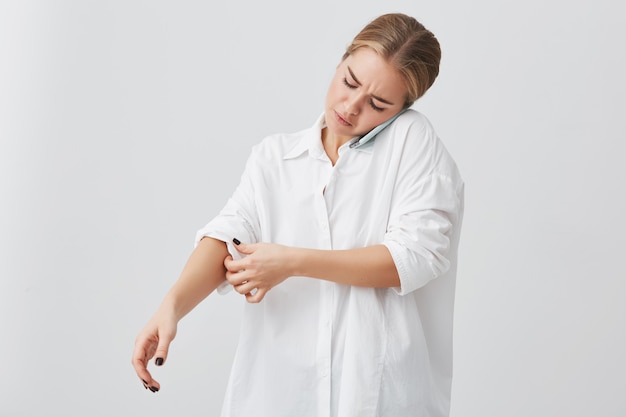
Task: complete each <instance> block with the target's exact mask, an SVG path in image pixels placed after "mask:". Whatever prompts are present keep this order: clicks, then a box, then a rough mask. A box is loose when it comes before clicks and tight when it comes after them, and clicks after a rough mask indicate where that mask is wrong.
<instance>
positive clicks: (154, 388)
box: [150, 387, 159, 392]
mask: <svg viewBox="0 0 626 417" xmlns="http://www.w3.org/2000/svg"><path fill="white" fill-rule="evenodd" d="M150 391H152V392H157V391H159V389H158V388H157V387H150Z"/></svg>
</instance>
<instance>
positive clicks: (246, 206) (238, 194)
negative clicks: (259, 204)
mask: <svg viewBox="0 0 626 417" xmlns="http://www.w3.org/2000/svg"><path fill="white" fill-rule="evenodd" d="M254 154H255V148H253V151H252V154H251V155H250V157H249V158H248V161H247V162H246V168H245V170H244V172H243V174H242V176H241V180H240V182H239V185H238V186H237V188H236V189H235V192H234V193H233V195H232V196H231V197H230V198H229V199H228V201H227V203H226V205H225V206H224V208H223V209H222V210H221V211H220V212H219V214H218V215H217V216H216V217H215V218H213V219H212V220H211V221H210V222H209V223H207V224H206V225H205V226H204V227H203V228H202V229H200V230H198V231H197V233H196V238H195V245H194V246H196V245H198V242H200V240H201V239H202V238H203V237H211V238H214V239H217V240H221V241H223V242H225V243H226V246H227V247H228V252H229V253H230V255H231V256H232V257H233V259H239V258H241V254H240V253H239V252H238V251H237V250H236V249H235V246H234V245H233V244H232V240H233V238H237V239H239V240H240V241H241V242H245V243H256V242H258V236H259V234H260V233H259V222H258V217H257V210H256V208H255V192H254V185H253V182H252V178H253V175H254V174H253V173H254V170H255V157H254ZM229 289H230V286H229V285H228V284H227V282H226V281H224V283H223V284H222V285H220V286H219V287H218V292H219V293H222V294H223V293H225V292H227V291H228V290H229Z"/></svg>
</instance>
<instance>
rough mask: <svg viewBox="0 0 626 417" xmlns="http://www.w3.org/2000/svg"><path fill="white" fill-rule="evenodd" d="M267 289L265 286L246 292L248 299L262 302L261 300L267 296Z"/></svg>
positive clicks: (253, 301) (250, 301) (248, 300)
mask: <svg viewBox="0 0 626 417" xmlns="http://www.w3.org/2000/svg"><path fill="white" fill-rule="evenodd" d="M266 293H267V290H266V289H264V288H260V289H258V290H256V292H254V291H253V292H249V293H247V294H246V301H247V302H249V303H260V302H261V300H263V298H264V297H265V294H266Z"/></svg>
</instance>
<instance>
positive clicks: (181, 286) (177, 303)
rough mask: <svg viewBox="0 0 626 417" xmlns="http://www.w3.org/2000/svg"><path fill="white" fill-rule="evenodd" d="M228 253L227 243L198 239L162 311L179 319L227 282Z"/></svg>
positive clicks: (166, 297)
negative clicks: (225, 280) (226, 262)
mask: <svg viewBox="0 0 626 417" xmlns="http://www.w3.org/2000/svg"><path fill="white" fill-rule="evenodd" d="M227 255H228V250H227V249H226V244H225V243H224V242H221V241H219V240H216V239H212V238H208V237H207V238H204V239H202V240H201V241H200V242H198V245H197V246H196V248H195V249H194V251H193V252H192V253H191V255H190V256H189V259H188V260H187V263H186V264H185V267H184V268H183V271H182V272H181V274H180V277H179V278H178V280H177V281H176V283H175V284H174V285H173V286H172V288H171V289H170V290H169V292H168V293H167V295H166V296H165V298H164V300H163V303H162V304H161V307H160V310H164V311H167V312H169V313H170V314H173V315H174V317H175V319H176V320H177V321H178V320H180V319H181V318H183V317H184V316H185V315H186V314H187V313H189V312H190V311H191V310H192V309H193V308H194V307H195V306H196V305H198V304H199V303H200V302H201V301H202V300H204V299H205V298H206V297H207V296H208V295H209V294H211V293H212V292H213V290H215V289H216V288H217V286H218V285H219V284H220V283H221V282H222V281H224V279H225V272H226V270H225V268H224V258H225V257H226V256H227Z"/></svg>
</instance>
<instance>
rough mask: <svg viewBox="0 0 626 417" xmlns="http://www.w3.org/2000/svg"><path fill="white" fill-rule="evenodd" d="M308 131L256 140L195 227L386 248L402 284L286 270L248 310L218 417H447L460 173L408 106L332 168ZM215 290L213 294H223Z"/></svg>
mask: <svg viewBox="0 0 626 417" xmlns="http://www.w3.org/2000/svg"><path fill="white" fill-rule="evenodd" d="M323 127H324V119H323V115H322V117H320V118H319V119H318V121H317V122H316V123H315V125H314V126H313V127H312V128H309V129H307V130H304V131H301V132H298V133H295V134H278V135H273V136H270V137H267V138H265V139H264V140H263V141H262V142H261V143H260V144H258V145H256V146H255V147H254V148H253V150H252V154H251V156H250V157H249V159H248V162H247V165H246V168H245V172H244V173H243V176H242V178H241V183H240V185H239V186H238V188H237V189H236V191H235V192H234V194H233V196H232V197H231V198H230V199H229V201H228V202H227V204H226V206H225V207H224V209H223V210H222V211H221V212H220V214H219V215H218V216H217V217H216V218H215V219H213V220H212V221H211V222H210V223H209V224H208V225H206V226H205V227H204V228H203V229H201V230H200V231H199V232H198V234H197V236H196V242H197V241H199V240H200V239H201V238H202V237H203V236H211V237H213V238H217V239H220V240H223V241H224V242H227V243H228V246H229V251H230V252H231V254H234V255H237V252H236V250H235V249H234V247H233V246H232V244H231V243H230V242H231V241H232V239H233V238H237V239H239V240H240V241H242V242H244V243H256V242H272V243H278V244H283V245H289V246H297V247H306V248H316V249H351V248H357V247H363V246H370V245H376V244H381V243H382V244H384V245H386V247H387V248H388V249H389V251H390V253H391V256H392V258H393V260H394V262H395V265H396V267H397V270H398V273H399V276H400V282H401V285H400V287H398V288H378V289H374V288H363V287H355V286H348V285H341V284H335V283H333V282H328V281H324V280H320V279H313V278H307V277H290V278H288V279H287V280H285V281H284V282H283V283H281V284H280V285H278V286H276V287H274V288H273V289H272V290H270V291H269V292H268V293H267V294H266V296H265V298H264V300H263V301H262V302H261V303H259V304H248V303H246V304H245V311H244V315H243V323H242V328H241V336H240V341H239V346H238V348H237V352H236V354H235V359H234V364H233V367H232V372H231V376H230V380H229V383H228V388H227V392H226V398H225V400H224V406H223V410H222V416H223V417H313V416H315V417H353V416H354V417H370V416H371V417H374V416H376V417H405V416H406V417H416V416H419V417H444V416H448V415H449V408H450V390H451V378H452V314H453V304H454V287H455V279H456V263H457V262H456V261H457V248H458V242H459V233H460V227H461V219H462V213H463V181H462V179H461V177H460V175H459V172H458V170H457V167H456V165H455V163H454V161H453V160H452V158H451V157H450V155H449V154H448V152H447V151H446V149H445V148H444V146H443V144H442V143H441V141H440V140H439V138H438V137H437V135H436V134H435V132H434V130H433V128H432V126H431V125H430V123H429V122H428V120H427V119H426V118H425V117H424V116H423V115H421V114H420V113H418V112H416V111H414V110H409V111H407V112H405V113H404V114H402V115H401V116H400V117H399V118H398V119H397V120H395V121H394V122H393V123H392V124H391V125H390V126H389V127H387V128H386V129H384V130H383V131H382V132H381V133H379V134H378V135H377V136H376V137H375V140H372V141H370V142H367V143H365V144H363V145H361V146H357V147H352V148H351V147H350V144H351V143H352V142H354V140H353V141H351V142H349V143H346V144H344V145H343V146H342V147H341V148H340V149H339V158H338V160H337V162H336V164H335V165H334V166H333V165H332V163H331V161H330V160H329V158H328V156H327V155H326V153H325V152H324V149H323V146H322V142H321V129H322V128H323ZM222 289H223V288H222Z"/></svg>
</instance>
